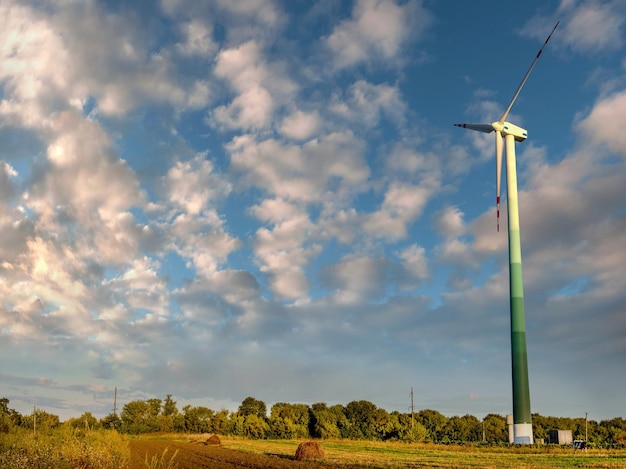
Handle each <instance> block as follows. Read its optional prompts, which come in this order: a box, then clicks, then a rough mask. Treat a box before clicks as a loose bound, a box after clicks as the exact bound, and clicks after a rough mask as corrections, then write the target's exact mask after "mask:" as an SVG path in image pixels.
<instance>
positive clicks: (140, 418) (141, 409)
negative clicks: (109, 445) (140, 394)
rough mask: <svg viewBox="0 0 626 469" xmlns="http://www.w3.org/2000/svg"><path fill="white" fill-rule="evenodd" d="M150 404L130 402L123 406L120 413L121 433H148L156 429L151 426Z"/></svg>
mask: <svg viewBox="0 0 626 469" xmlns="http://www.w3.org/2000/svg"><path fill="white" fill-rule="evenodd" d="M153 410H154V409H151V407H150V404H148V402H146V401H131V402H128V403H127V404H125V405H124V407H123V408H122V413H121V416H120V418H121V420H122V425H121V431H122V432H124V433H131V434H138V433H148V432H150V431H153V428H155V427H156V422H154V424H155V425H154V427H153V426H152V425H151V423H152V420H153V418H154V419H155V418H156V416H153V414H152V411H153Z"/></svg>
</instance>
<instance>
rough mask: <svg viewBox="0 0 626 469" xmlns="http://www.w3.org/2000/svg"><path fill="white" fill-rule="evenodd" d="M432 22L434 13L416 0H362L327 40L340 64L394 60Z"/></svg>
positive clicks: (351, 64) (344, 65)
mask: <svg viewBox="0 0 626 469" xmlns="http://www.w3.org/2000/svg"><path fill="white" fill-rule="evenodd" d="M430 23H431V15H430V13H429V12H428V11H427V10H425V9H424V8H423V7H422V6H421V4H420V3H419V2H416V1H410V2H408V3H406V4H404V5H400V4H398V3H397V2H395V1H393V0H359V1H357V2H356V3H355V5H354V9H353V11H352V16H351V17H350V18H349V19H347V20H344V21H342V22H341V23H340V24H339V25H337V26H336V27H335V29H334V30H333V32H332V33H331V34H330V35H329V36H328V38H327V39H326V44H327V46H328V48H329V49H330V50H331V51H332V52H333V54H334V61H335V66H336V67H337V68H345V67H350V66H353V65H355V64H358V63H361V62H372V61H375V60H380V61H383V62H392V61H394V60H395V59H397V58H398V56H399V54H400V51H401V50H402V47H403V46H404V44H405V42H406V41H407V40H408V39H409V38H410V37H411V36H414V37H417V36H419V35H421V34H422V33H423V32H424V31H425V30H426V28H427V27H428V26H429V25H430Z"/></svg>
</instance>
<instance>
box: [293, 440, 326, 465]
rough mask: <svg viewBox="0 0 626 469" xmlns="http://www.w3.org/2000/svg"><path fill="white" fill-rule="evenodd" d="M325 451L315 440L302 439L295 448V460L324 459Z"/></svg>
mask: <svg viewBox="0 0 626 469" xmlns="http://www.w3.org/2000/svg"><path fill="white" fill-rule="evenodd" d="M325 456H326V453H324V448H322V445H320V444H319V443H318V442H317V441H303V442H302V443H300V445H299V446H298V449H297V450H296V456H295V459H296V461H302V460H303V459H324V457H325Z"/></svg>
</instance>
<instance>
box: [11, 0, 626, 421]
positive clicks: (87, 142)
mask: <svg viewBox="0 0 626 469" xmlns="http://www.w3.org/2000/svg"><path fill="white" fill-rule="evenodd" d="M488 6H489V5H487V4H485V5H484V8H481V9H478V8H476V6H475V5H474V4H471V3H470V2H461V1H458V2H436V1H418V0H411V1H393V0H357V1H354V2H349V1H343V2H339V1H329V0H320V1H317V2H314V1H311V2H309V1H290V2H287V1H285V2H279V1H272V0H249V1H246V2H231V1H227V0H213V1H203V2H198V1H195V0H194V1H192V0H163V1H162V2H156V1H155V2H147V1H146V2H135V3H134V4H133V5H132V6H131V5H129V3H128V2H97V1H61V0H59V1H51V2H38V1H32V2H25V1H22V0H20V1H11V0H8V1H4V2H2V5H1V6H0V17H1V18H2V24H3V25H4V27H3V28H2V31H0V54H1V55H2V57H1V60H0V334H1V336H2V340H1V341H0V352H1V354H2V356H3V357H4V360H3V365H2V367H1V368H0V376H1V379H0V394H1V395H3V396H6V397H8V398H9V399H10V400H11V404H12V406H13V407H15V408H16V409H18V410H20V411H22V412H29V410H30V409H32V406H33V405H37V406H38V407H41V408H44V409H46V410H47V411H49V412H52V413H56V414H58V415H60V416H61V417H62V418H67V417H70V416H77V415H80V414H81V413H82V412H84V411H91V412H93V413H95V414H97V415H99V416H103V415H105V414H107V413H108V412H109V411H110V410H111V408H112V398H113V390H114V388H115V387H117V388H118V403H119V404H120V405H123V404H124V403H125V402H128V401H131V400H136V399H147V398H151V397H164V396H165V395H166V394H172V395H173V396H174V398H175V399H176V400H177V401H178V403H179V407H182V405H185V404H192V405H205V406H209V407H212V408H215V409H219V408H222V407H225V408H229V409H236V407H237V406H238V405H239V403H240V402H241V401H242V400H243V399H244V398H245V397H247V396H254V397H256V398H257V399H261V400H263V401H265V402H266V403H267V404H268V406H271V404H273V403H274V402H281V401H283V402H294V403H295V402H304V403H309V404H310V403H314V402H327V403H329V404H334V403H343V404H346V403H348V402H349V401H351V400H358V399H366V400H370V401H372V402H373V403H375V404H376V405H378V406H379V407H383V408H385V409H387V410H389V411H392V410H399V411H406V410H407V409H408V405H409V403H410V402H409V397H408V396H409V391H410V388H411V387H413V388H414V398H415V405H416V407H417V408H420V409H424V408H432V409H436V410H439V411H441V412H443V413H444V414H446V415H463V414H466V413H471V414H474V415H476V416H479V417H480V416H483V415H485V414H487V413H490V412H494V413H499V414H503V415H504V414H507V413H510V412H511V378H510V376H511V373H510V344H509V321H508V315H509V312H508V264H507V237H506V230H505V229H503V230H502V229H501V231H500V233H498V232H496V220H495V203H494V202H495V174H494V173H495V164H494V160H495V155H494V152H495V151H494V145H493V136H492V135H482V134H476V133H475V132H467V131H464V130H462V129H458V128H455V127H453V126H452V124H453V123H456V122H492V121H495V120H497V119H498V118H499V117H500V115H501V114H502V112H503V110H504V107H505V106H506V105H507V104H508V102H509V100H510V98H511V96H512V94H513V92H514V91H515V88H516V87H517V85H518V84H519V82H520V80H521V78H522V77H523V75H524V73H525V72H526V70H527V69H528V67H529V65H530V63H531V61H532V59H533V58H534V56H535V54H536V53H537V51H538V50H539V47H540V46H541V44H542V43H543V41H544V40H545V37H546V36H547V34H548V33H549V32H550V30H551V29H552V27H553V25H554V24H555V22H556V21H557V20H560V21H561V24H560V26H559V28H558V30H557V31H556V33H555V34H554V36H553V38H552V40H551V41H550V43H549V45H548V47H547V48H546V50H545V51H544V54H543V55H542V57H541V60H540V61H539V62H538V64H537V66H536V68H535V70H534V71H533V74H532V75H531V77H530V79H529V81H528V83H527V84H526V86H525V88H524V90H523V92H522V94H521V95H520V97H519V99H518V101H517V102H516V104H515V106H514V108H513V110H512V112H511V115H510V116H509V120H510V121H512V122H514V123H516V124H518V125H520V126H522V127H524V128H527V129H528V133H529V138H528V140H527V141H525V142H523V143H521V144H518V146H517V156H518V175H519V189H520V206H521V233H522V251H523V268H524V281H525V298H526V317H527V330H528V335H527V340H528V347H529V368H530V389H531V404H532V411H533V412H538V413H541V414H543V415H557V416H570V417H575V416H582V415H584V413H585V412H589V416H590V418H592V419H596V420H599V419H604V418H611V417H615V416H623V415H624V410H625V407H626V398H625V397H624V392H623V389H624V388H625V387H626V373H624V362H625V359H626V339H625V337H626V319H625V318H626V316H625V315H624V313H625V312H626V296H625V293H624V292H625V291H626V267H625V264H626V255H625V254H624V246H626V229H625V228H626V218H625V216H626V210H625V208H626V205H625V197H624V195H625V189H624V188H625V187H626V171H625V169H626V168H625V164H626V151H625V149H626V137H625V136H624V135H626V134H625V133H624V132H623V130H622V129H623V128H624V126H626V61H625V60H624V56H625V54H624V41H625V26H624V22H625V18H626V11H625V9H626V6H625V5H624V3H623V2H621V1H618V0H615V1H576V0H562V1H561V2H558V1H549V2H545V1H541V2H538V1H537V2H535V1H529V2H524V3H523V4H520V3H519V2H498V4H497V7H494V6H492V7H491V8H488ZM503 192H504V193H505V191H503ZM504 207H505V205H504ZM504 207H503V210H504ZM502 223H503V227H504V228H506V219H504V220H503V222H502Z"/></svg>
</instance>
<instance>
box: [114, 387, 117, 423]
mask: <svg viewBox="0 0 626 469" xmlns="http://www.w3.org/2000/svg"><path fill="white" fill-rule="evenodd" d="M113 415H115V416H116V417H117V386H115V395H114V397H113Z"/></svg>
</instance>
